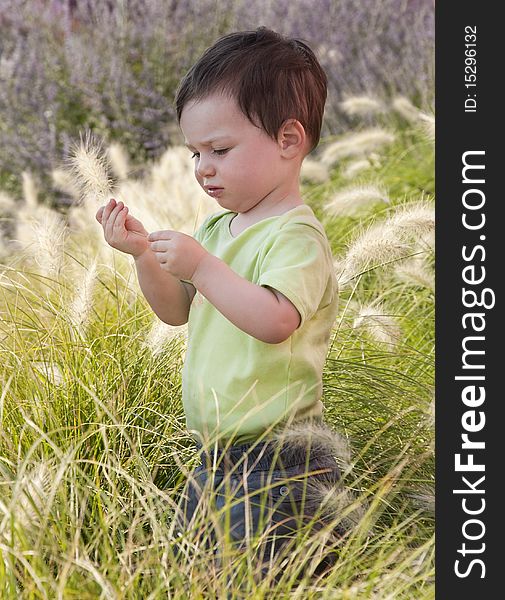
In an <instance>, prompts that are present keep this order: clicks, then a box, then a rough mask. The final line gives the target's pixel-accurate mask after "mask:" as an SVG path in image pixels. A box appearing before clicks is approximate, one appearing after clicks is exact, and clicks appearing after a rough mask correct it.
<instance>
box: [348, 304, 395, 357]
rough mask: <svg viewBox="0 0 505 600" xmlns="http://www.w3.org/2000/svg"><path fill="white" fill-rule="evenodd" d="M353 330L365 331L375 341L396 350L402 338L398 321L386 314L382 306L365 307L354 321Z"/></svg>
mask: <svg viewBox="0 0 505 600" xmlns="http://www.w3.org/2000/svg"><path fill="white" fill-rule="evenodd" d="M353 329H363V330H364V331H366V332H367V333H368V334H369V335H370V336H371V337H372V338H373V339H374V340H375V341H377V342H379V343H381V344H388V345H390V346H391V347H392V348H394V347H395V346H396V345H397V344H398V342H399V341H400V338H401V329H400V326H399V325H398V323H397V321H396V319H395V318H394V317H392V316H391V315H388V314H386V313H385V312H384V309H383V307H382V305H381V304H376V305H373V304H372V305H364V306H362V307H361V308H360V310H359V313H358V316H357V317H356V318H355V319H354V323H353Z"/></svg>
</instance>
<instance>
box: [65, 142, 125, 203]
mask: <svg viewBox="0 0 505 600" xmlns="http://www.w3.org/2000/svg"><path fill="white" fill-rule="evenodd" d="M67 164H68V169H69V172H70V175H71V177H72V179H73V181H74V183H75V185H76V186H77V187H78V188H79V190H80V197H81V200H82V201H83V202H86V201H88V200H91V204H92V205H93V206H95V205H96V206H98V205H99V204H100V203H101V202H103V201H104V200H105V199H108V198H109V197H110V196H111V195H113V183H114V182H113V179H112V177H111V174H110V173H111V168H110V163H109V161H108V159H107V156H106V154H105V152H104V151H103V143H102V142H101V141H99V140H98V138H97V137H96V136H94V135H93V133H92V132H91V131H90V130H86V132H85V134H84V137H83V136H82V133H81V134H80V143H79V144H77V143H74V145H73V146H72V149H71V152H70V157H69V158H68V159H67Z"/></svg>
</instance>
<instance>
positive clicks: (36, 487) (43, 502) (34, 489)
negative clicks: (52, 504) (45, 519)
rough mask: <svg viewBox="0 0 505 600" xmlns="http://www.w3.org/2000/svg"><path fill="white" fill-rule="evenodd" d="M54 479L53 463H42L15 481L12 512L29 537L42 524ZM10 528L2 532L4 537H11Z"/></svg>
mask: <svg viewBox="0 0 505 600" xmlns="http://www.w3.org/2000/svg"><path fill="white" fill-rule="evenodd" d="M53 479H54V476H53V467H52V465H51V463H50V462H44V461H41V462H39V463H38V464H36V465H35V466H34V467H33V468H32V469H31V471H29V472H25V473H23V475H22V476H21V477H20V478H19V479H18V480H17V481H15V485H14V489H13V491H12V498H11V506H10V511H11V513H12V514H13V516H14V520H15V523H16V525H17V526H18V527H20V528H21V529H22V530H23V532H24V533H25V534H27V535H28V536H31V535H33V534H34V533H35V531H36V530H37V527H38V526H39V524H40V515H41V514H42V513H43V511H44V509H45V507H46V506H47V500H48V496H49V494H50V491H51V485H52V483H53ZM8 527H9V526H8V525H7V527H6V529H7V531H5V532H2V533H4V535H5V534H6V533H7V535H9V533H8Z"/></svg>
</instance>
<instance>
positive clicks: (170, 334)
mask: <svg viewBox="0 0 505 600" xmlns="http://www.w3.org/2000/svg"><path fill="white" fill-rule="evenodd" d="M176 338H179V339H182V340H187V338H188V324H187V323H185V324H184V325H179V326H173V325H168V324H167V323H164V322H163V321H160V320H159V319H156V320H155V321H154V323H153V325H152V327H151V329H150V330H149V333H148V335H147V337H146V339H145V341H144V347H145V348H148V349H149V350H150V351H151V353H152V354H153V356H158V355H159V354H161V353H162V352H163V351H164V350H165V348H166V345H167V344H168V343H170V342H171V341H172V340H174V339H176ZM184 353H185V350H183V355H182V359H183V360H184Z"/></svg>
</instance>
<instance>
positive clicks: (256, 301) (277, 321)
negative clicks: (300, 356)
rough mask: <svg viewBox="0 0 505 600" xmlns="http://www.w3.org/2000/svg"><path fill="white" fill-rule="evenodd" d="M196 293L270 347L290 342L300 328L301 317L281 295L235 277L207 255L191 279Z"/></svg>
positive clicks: (232, 272) (227, 267)
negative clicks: (289, 339) (286, 341)
mask: <svg viewBox="0 0 505 600" xmlns="http://www.w3.org/2000/svg"><path fill="white" fill-rule="evenodd" d="M191 281H192V283H193V285H194V286H195V287H196V289H197V290H198V291H199V292H200V293H201V294H202V295H203V296H205V297H206V298H207V300H208V301H209V302H210V303H211V304H213V305H214V306H215V307H216V308H217V309H218V310H219V312H220V313H222V314H223V315H224V316H225V317H226V318H227V319H228V320H229V321H231V322H232V323H233V324H234V325H236V326H237V327H238V328H239V329H241V330H242V331H245V332H246V333H248V334H249V335H252V336H253V337H255V338H257V339H258V340H261V341H262V342H265V343H267V344H279V343H281V342H283V341H284V340H286V339H287V338H288V337H289V336H290V335H291V334H292V333H293V331H294V330H295V329H296V328H297V327H298V325H299V324H300V314H299V313H298V311H297V309H296V308H295V307H294V305H293V304H292V303H291V302H290V301H289V300H288V299H287V298H286V297H285V296H283V295H282V294H281V293H280V292H278V291H277V290H273V289H270V288H266V287H262V286H259V285H256V284H254V283H252V282H251V281H248V280H247V279H245V278H244V277H241V276H240V275H238V274H237V273H235V272H234V271H233V270H232V269H231V268H230V267H229V266H228V265H227V264H226V263H225V262H223V261H222V260H221V259H219V258H217V257H216V256H214V255H212V254H207V255H206V256H205V257H204V258H203V259H202V260H201V261H200V262H199V264H198V267H197V268H196V270H195V272H194V274H193V277H192V278H191Z"/></svg>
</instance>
